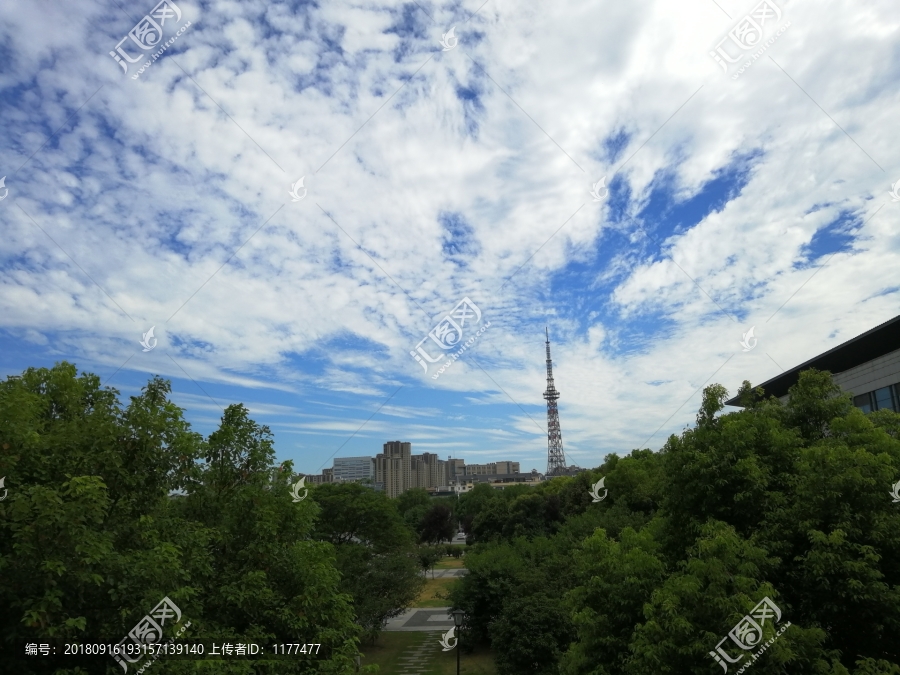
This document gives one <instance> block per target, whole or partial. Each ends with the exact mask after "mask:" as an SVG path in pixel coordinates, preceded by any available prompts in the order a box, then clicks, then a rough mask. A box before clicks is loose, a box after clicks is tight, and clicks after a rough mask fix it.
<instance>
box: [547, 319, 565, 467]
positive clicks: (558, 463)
mask: <svg viewBox="0 0 900 675" xmlns="http://www.w3.org/2000/svg"><path fill="white" fill-rule="evenodd" d="M544 331H545V332H546V335H547V391H545V392H544V398H545V399H546V400H547V475H548V476H557V475H559V474H563V473H565V472H566V454H565V453H564V452H563V444H562V429H560V427H559V410H558V409H557V407H556V401H557V399H558V398H559V392H558V391H557V390H556V387H555V386H554V384H553V362H552V361H551V360H550V331H549V330H548V329H547V328H546V327H545V328H544Z"/></svg>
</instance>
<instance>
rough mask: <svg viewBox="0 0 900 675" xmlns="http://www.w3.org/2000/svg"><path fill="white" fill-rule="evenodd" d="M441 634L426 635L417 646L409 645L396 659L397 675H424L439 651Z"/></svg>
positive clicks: (436, 632) (437, 632)
mask: <svg viewBox="0 0 900 675" xmlns="http://www.w3.org/2000/svg"><path fill="white" fill-rule="evenodd" d="M440 639H441V632H440V631H435V632H433V633H428V634H427V635H426V636H425V639H424V640H423V641H422V642H420V643H419V644H417V645H410V646H409V647H407V648H406V649H404V650H403V652H402V653H401V654H400V657H399V658H398V659H397V661H398V666H399V668H400V669H399V670H398V671H397V675H424V673H425V671H426V670H427V669H428V666H429V665H430V663H431V660H432V659H433V658H434V656H435V655H436V654H437V653H438V652H440V651H441V645H440Z"/></svg>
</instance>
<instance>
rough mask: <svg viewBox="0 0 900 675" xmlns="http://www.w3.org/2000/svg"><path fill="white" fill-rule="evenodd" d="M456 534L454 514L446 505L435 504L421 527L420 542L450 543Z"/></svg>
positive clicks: (423, 519) (424, 518)
mask: <svg viewBox="0 0 900 675" xmlns="http://www.w3.org/2000/svg"><path fill="white" fill-rule="evenodd" d="M455 533H456V523H455V522H454V520H453V512H452V511H451V510H450V508H449V507H448V506H446V505H445V504H434V505H432V507H431V508H430V509H429V510H428V512H427V513H426V514H425V516H424V517H423V518H422V521H421V523H420V525H419V541H421V542H424V543H427V544H438V543H440V542H442V541H449V540H450V539H452V538H453V535H454V534H455Z"/></svg>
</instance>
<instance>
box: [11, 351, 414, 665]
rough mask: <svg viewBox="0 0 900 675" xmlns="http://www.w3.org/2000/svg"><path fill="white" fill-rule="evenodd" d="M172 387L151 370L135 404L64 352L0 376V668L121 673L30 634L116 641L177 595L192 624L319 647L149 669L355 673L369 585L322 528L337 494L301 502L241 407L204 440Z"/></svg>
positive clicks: (263, 432) (244, 637) (234, 637)
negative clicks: (54, 653)
mask: <svg viewBox="0 0 900 675" xmlns="http://www.w3.org/2000/svg"><path fill="white" fill-rule="evenodd" d="M169 392H170V389H169V384H168V383H167V382H166V381H163V380H160V379H156V378H154V379H153V380H151V381H150V382H149V383H148V385H147V386H146V387H145V388H144V389H143V392H142V393H141V395H140V396H136V397H132V398H131V402H130V404H129V405H128V406H127V407H122V406H121V405H120V404H119V402H118V398H117V392H116V391H115V390H112V389H108V388H107V389H103V388H101V387H100V383H99V379H98V378H97V377H96V376H94V375H88V374H83V375H81V376H80V377H79V376H77V372H76V370H75V367H74V366H72V365H70V364H66V363H63V364H60V365H57V366H56V367H54V368H52V369H45V368H41V369H29V370H27V371H26V372H25V373H24V374H23V375H22V376H21V377H16V378H9V379H8V380H7V381H6V382H3V383H0V476H5V489H7V490H8V494H7V497H6V499H4V500H3V501H0V608H2V611H0V653H2V655H3V662H2V664H0V672H4V673H16V674H17V675H19V674H21V675H30V674H32V673H35V674H37V673H55V674H57V675H65V674H68V673H71V674H73V675H74V673H76V672H77V673H122V672H123V671H122V669H121V667H120V666H119V665H118V664H117V663H116V662H115V661H114V660H113V659H112V658H109V657H104V658H100V659H97V658H93V659H87V660H84V661H83V662H82V661H77V660H74V659H71V658H61V657H60V658H55V659H36V658H35V657H25V656H24V650H22V651H20V650H21V644H22V643H24V642H32V643H42V642H48V641H49V640H50V639H51V638H60V639H65V640H71V641H79V642H98V641H100V642H105V643H109V642H111V643H118V642H119V641H120V640H121V639H122V638H124V637H126V635H127V634H128V632H129V631H130V630H131V629H132V628H133V627H134V626H135V625H136V624H137V623H138V622H139V621H140V620H141V619H142V617H144V616H145V615H146V614H147V613H148V612H150V610H151V609H152V608H153V607H155V606H156V605H157V604H158V603H159V601H160V600H161V599H162V598H164V597H166V596H168V597H169V598H170V599H171V600H172V601H173V602H174V603H175V604H176V605H177V606H178V608H179V609H180V610H181V612H182V613H183V616H182V619H181V621H180V622H179V624H180V625H181V626H184V625H186V624H187V623H188V622H190V627H189V628H188V629H187V630H186V632H185V633H184V634H183V637H185V638H201V639H203V638H205V639H213V638H215V639H218V640H222V641H228V642H232V643H258V644H271V643H275V642H288V643H297V642H302V643H319V644H321V645H322V646H321V648H320V651H319V655H318V656H314V657H309V658H297V657H293V658H291V659H290V660H287V661H259V662H257V663H256V664H254V663H252V662H250V661H242V660H230V661H229V660H223V661H207V662H198V661H188V660H174V659H169V660H166V659H165V657H162V659H161V660H160V662H158V663H156V664H154V665H153V670H152V671H151V672H163V673H175V674H179V673H194V672H215V673H251V672H254V673H279V674H281V673H352V672H355V664H354V657H355V656H356V654H357V653H358V650H357V645H358V641H359V635H360V633H361V632H362V630H363V629H362V628H361V627H360V626H359V625H358V623H357V622H356V621H355V616H354V611H355V610H354V605H353V599H354V596H353V593H354V592H355V589H354V588H352V587H351V588H346V587H345V586H344V580H342V578H341V575H340V572H339V568H338V567H336V564H335V560H336V552H335V549H336V546H335V545H334V544H333V543H329V541H328V539H329V537H328V536H324V534H323V536H316V534H317V533H318V534H322V532H323V529H322V528H326V529H327V528H328V527H332V532H333V531H334V526H333V525H332V526H329V525H328V523H327V522H325V521H323V520H322V519H321V518H320V516H321V513H322V511H323V510H324V511H325V512H326V514H327V513H328V510H327V505H326V507H325V508H324V509H323V508H322V507H321V506H320V505H319V504H318V502H317V501H316V500H315V499H304V500H302V501H300V502H296V503H295V502H294V501H293V500H292V498H291V493H290V490H289V483H290V482H291V481H292V479H293V478H295V477H294V475H293V473H292V471H291V467H290V465H289V464H286V465H282V466H275V465H274V451H273V447H272V438H271V434H270V433H269V430H268V429H267V428H266V427H264V426H259V425H257V424H256V423H255V422H253V421H252V420H251V419H250V418H249V417H248V414H247V410H246V409H245V408H244V407H243V406H241V405H233V406H229V407H228V408H227V409H226V410H225V411H224V415H223V416H222V420H221V424H220V426H219V428H218V429H217V430H216V431H215V432H214V433H212V434H211V435H210V436H209V438H207V439H204V438H202V437H201V436H200V435H198V434H196V433H194V432H192V431H191V430H190V428H189V426H188V424H187V423H186V422H185V421H184V419H183V417H182V411H181V410H180V409H179V408H178V407H177V406H175V405H174V404H173V403H172V402H171V401H170V400H169V398H168V396H169ZM311 492H313V491H312V490H311ZM368 492H369V493H370V494H373V493H372V491H371V490H370V491H368ZM323 501H324V500H323ZM394 515H395V518H397V519H398V520H399V516H397V515H396V512H395V511H394ZM317 519H318V523H319V528H320V529H319V530H318V531H317V530H316V526H315V524H316V522H317ZM381 526H383V522H379V527H381ZM378 529H379V528H373V531H377V530H378ZM410 536H411V534H410ZM388 548H389V547H388ZM385 563H386V561H384V563H382V564H385ZM342 564H344V563H343V562H342ZM410 564H411V566H412V569H413V571H414V573H415V568H416V563H415V561H414V560H412V561H410ZM374 576H378V575H377V573H374ZM382 576H390V575H382ZM359 595H360V596H361V595H363V594H359ZM366 611H368V609H366ZM173 621H174V619H170V620H169V624H164V626H163V632H164V637H165V638H166V639H168V638H169V637H172V635H173V633H172V632H171V629H172V628H173V627H172V626H171V625H170V624H171V623H172V622H173ZM14 647H17V648H16V649H15V651H13V648H14ZM139 665H143V662H142V663H141V664H138V666H139ZM138 666H131V667H130V668H129V671H128V675H131V674H132V673H134V672H137V669H138ZM79 668H80V669H79Z"/></svg>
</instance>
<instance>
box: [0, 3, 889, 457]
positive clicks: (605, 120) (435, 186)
mask: <svg viewBox="0 0 900 675" xmlns="http://www.w3.org/2000/svg"><path fill="white" fill-rule="evenodd" d="M545 5H546V3H527V2H526V3H522V2H513V1H512V0H488V2H486V3H483V0H475V1H474V2H468V1H465V2H461V3H460V2H454V3H445V4H441V3H435V2H426V1H425V0H421V1H420V2H418V3H415V2H411V3H394V4H387V5H383V4H377V3H353V4H351V3H344V2H341V1H340V0H338V1H336V2H332V3H312V2H255V1H252V0H248V1H246V2H241V3H225V2H197V1H195V0H192V1H190V2H188V1H185V2H177V3H175V5H174V6H175V7H177V11H176V10H174V9H169V10H168V11H167V12H164V14H165V18H166V21H165V22H164V23H162V24H161V25H160V24H159V22H158V24H157V25H160V28H161V30H162V32H163V38H162V40H161V41H160V42H161V43H162V42H165V41H169V40H173V38H175V39H174V41H172V42H171V45H170V46H169V47H168V48H167V50H166V51H165V52H164V53H163V54H162V55H161V56H160V57H159V58H158V59H157V60H156V61H153V62H152V65H151V66H150V67H149V68H147V69H146V70H145V71H144V72H142V73H140V74H139V77H138V78H137V79H133V76H134V75H135V74H137V73H138V69H139V67H140V65H141V64H142V63H143V62H144V59H146V58H148V57H149V55H151V54H153V53H154V52H155V51H156V49H157V47H156V46H154V47H153V48H152V49H146V50H145V49H143V48H142V46H140V45H138V44H137V43H136V42H134V41H132V40H130V39H126V40H125V42H124V43H122V50H123V51H124V53H125V54H127V55H129V56H131V57H133V58H135V59H136V61H135V62H134V63H131V64H128V72H127V73H126V72H123V69H122V67H121V66H120V65H119V64H118V63H117V62H116V60H114V58H113V57H112V56H110V54H109V52H111V51H114V50H115V49H116V46H117V45H118V44H119V42H120V40H122V39H123V38H126V36H127V35H128V33H129V31H130V30H131V29H132V27H134V26H135V25H136V24H138V23H140V22H141V21H143V15H144V13H148V14H153V13H154V11H156V12H157V13H159V6H155V3H154V2H153V1H152V0H151V2H148V3H147V4H146V6H144V5H141V4H140V3H137V4H134V3H132V4H130V5H128V6H127V8H126V9H124V10H123V8H122V7H124V6H120V5H118V4H117V3H116V2H109V3H106V2H100V3H96V2H81V1H79V0H76V1H74V2H71V3H66V5H65V7H62V6H55V5H50V4H45V3H32V4H28V5H25V6H17V7H15V8H14V7H13V6H11V5H10V6H8V7H7V6H4V7H0V19H2V21H0V35H2V39H0V58H2V62H3V64H4V68H3V71H2V73H0V117H2V120H3V127H4V134H3V135H2V137H0V176H3V175H5V187H6V189H8V191H9V192H8V194H7V195H6V197H4V198H3V199H2V200H0V228H2V230H0V232H2V236H0V368H2V373H0V374H2V375H12V374H17V373H20V372H21V371H22V370H23V369H24V368H26V367H28V366H51V365H52V364H53V363H55V362H57V361H62V360H67V361H70V362H74V363H75V364H77V366H78V367H79V368H80V369H82V370H87V371H90V372H94V373H97V374H98V375H99V376H100V377H101V378H102V380H103V381H104V383H108V384H109V385H110V386H113V387H115V388H117V389H118V390H119V391H120V392H121V394H122V396H123V397H127V396H130V395H134V394H135V393H137V392H138V391H139V390H140V388H141V386H142V385H143V384H145V383H146V381H147V380H148V379H149V378H150V377H151V376H152V375H154V374H159V375H162V376H163V377H166V378H169V379H171V380H172V384H173V390H174V393H173V396H174V399H175V400H176V402H177V403H178V404H179V405H181V406H182V407H184V408H185V409H186V410H187V413H186V414H187V418H188V419H189V420H190V421H191V423H192V425H193V426H194V428H195V429H197V430H198V431H200V432H202V433H204V434H208V433H209V432H210V431H212V430H213V429H214V428H215V426H216V425H217V423H218V419H219V417H220V415H221V413H222V408H223V407H224V406H226V405H228V404H230V403H234V402H243V403H244V404H245V405H247V406H248V407H249V409H250V410H251V412H252V414H253V416H254V418H255V419H256V420H257V421H259V422H261V423H264V424H267V425H269V426H270V427H271V429H272V431H273V432H274V434H275V441H276V450H277V454H278V457H279V459H293V460H294V463H295V467H296V468H297V469H298V470H300V471H305V472H318V471H320V470H321V468H322V467H323V466H330V465H331V458H332V457H333V456H354V455H374V454H375V453H377V452H380V450H381V446H382V444H383V443H384V442H386V441H388V440H396V439H400V440H406V441H410V442H412V443H413V448H414V452H421V451H429V452H436V453H438V454H440V455H441V456H445V457H446V456H448V455H452V456H455V457H460V456H461V457H463V458H465V459H466V460H467V461H469V462H486V461H493V460H513V461H519V462H521V464H522V468H523V470H530V469H532V468H537V469H539V470H543V469H544V468H545V466H546V408H545V402H544V400H543V398H542V396H541V394H542V392H543V390H544V386H545V372H544V328H545V326H549V330H550V335H551V340H552V343H553V357H554V361H555V364H554V366H555V376H556V386H557V388H558V389H559V390H560V392H561V394H562V396H561V398H560V401H559V409H560V416H561V423H562V432H563V443H564V447H565V450H566V453H567V457H568V459H569V460H570V462H574V463H577V464H579V465H581V466H587V467H590V466H596V465H598V464H600V463H601V462H602V461H603V457H604V456H605V455H606V454H608V453H610V452H617V453H620V454H622V453H628V452H630V451H631V450H632V449H634V448H638V447H649V448H651V449H654V450H656V449H658V448H659V447H660V446H661V445H662V443H664V441H665V438H666V437H667V436H668V435H669V434H671V433H678V432H679V431H680V430H681V429H683V428H684V427H685V426H689V425H691V424H692V423H693V420H694V417H695V415H696V410H697V407H698V404H699V400H700V391H701V389H702V387H703V386H705V385H708V384H711V383H713V382H718V383H721V384H723V385H725V386H726V387H727V388H728V389H729V391H731V392H734V391H735V390H736V389H737V387H738V386H739V385H740V383H741V381H742V380H745V379H747V380H750V381H751V382H753V383H754V384H758V383H760V382H762V381H764V380H767V379H769V378H770V377H773V376H774V375H776V374H778V373H779V372H781V370H782V369H786V368H790V367H792V366H794V365H796V364H798V363H800V362H803V361H805V360H807V359H808V358H810V357H812V356H814V355H815V354H817V353H820V352H821V351H824V350H826V349H828V348H830V347H833V346H835V345H837V344H839V343H841V342H843V341H845V340H847V339H850V338H851V337H853V336H855V335H857V334H859V333H861V332H863V331H865V330H868V329H869V328H871V327H873V326H875V325H877V324H879V323H882V322H883V321H885V320H887V319H889V318H891V317H893V316H896V315H897V314H898V313H900V311H898V298H900V288H898V283H897V273H896V270H897V269H898V258H897V255H898V251H900V234H898V233H900V227H898V223H900V199H897V200H894V199H893V197H892V196H891V194H890V190H891V188H892V185H893V184H895V183H897V182H898V181H900V161H898V160H897V157H898V156H900V154H898V148H900V137H898V136H897V134H896V120H897V119H898V113H900V93H898V92H900V88H898V86H897V85H898V81H900V59H898V49H897V44H898V39H897V35H898V27H900V19H898V17H897V14H896V12H895V11H893V10H894V8H893V6H892V5H890V4H889V3H888V2H887V0H877V1H876V2H872V3H867V4H866V7H865V8H864V9H861V8H860V6H859V3H854V2H850V0H830V1H826V2H824V3H818V4H816V5H815V6H810V5H809V4H808V3H807V4H805V5H800V4H797V3H795V2H790V1H788V2H777V3H775V2H770V3H769V4H767V5H765V6H763V5H761V4H760V3H759V1H758V0H757V1H756V2H750V3H745V2H738V1H737V0H717V1H715V2H714V1H713V0H696V2H691V3H672V2H665V1H664V0H641V1H640V2H635V3H613V2H606V1H605V0H604V1H602V2H568V1H564V2H561V3H554V4H553V5H552V6H551V7H547V6H545ZM163 9H165V7H163ZM179 14H180V16H179ZM747 15H750V16H751V18H754V17H755V20H756V25H758V26H759V27H760V29H761V31H762V35H761V38H760V42H759V43H758V44H766V45H767V46H766V50H765V51H764V53H762V54H761V56H760V57H759V58H758V59H757V60H755V61H752V57H751V66H750V67H749V68H747V69H746V70H745V71H744V72H739V71H738V70H737V68H738V66H739V65H740V64H741V63H742V62H743V58H744V57H746V56H747V55H752V54H753V53H755V52H756V51H757V50H758V46H757V45H754V46H753V47H752V48H750V49H746V50H745V49H743V46H747V45H743V46H742V45H739V44H738V43H737V42H735V41H733V40H731V39H730V38H729V37H728V36H729V33H730V31H731V30H732V28H734V27H735V26H736V25H738V24H740V23H741V22H743V21H744V20H745V17H746V16H747ZM188 22H190V25H188ZM451 27H452V28H454V36H455V38H456V39H457V41H456V42H454V41H453V40H452V39H451V40H447V39H446V38H444V39H443V42H442V36H444V35H447V34H449V30H450V28H451ZM179 30H181V33H180V34H179V32H178V31H179ZM147 35H149V37H148V38H147V40H148V41H151V42H152V41H154V40H155V35H154V33H153V31H152V30H151V31H150V32H149V33H148V34H147ZM745 35H747V34H745ZM749 35H750V36H751V39H755V38H754V37H753V36H754V34H753V31H750V33H749ZM176 36H177V38H176ZM723 39H725V42H724V43H723V42H722V40H723ZM144 46H146V45H144ZM717 48H720V49H721V50H724V53H725V54H726V55H728V56H729V57H734V58H737V57H738V56H741V60H739V61H738V62H737V63H735V64H728V63H727V62H726V65H727V71H723V69H722V67H721V66H720V65H719V64H718V63H717V62H716V60H715V59H714V58H713V57H712V56H711V52H712V53H714V54H715V53H718V54H722V53H723V52H722V51H719V52H716V50H717ZM138 56H141V59H137V57H138ZM735 76H736V77H735ZM301 177H302V178H303V187H302V188H298V191H297V193H296V194H298V196H299V195H300V194H303V197H302V199H299V200H297V201H294V200H293V198H292V196H291V195H290V194H289V191H290V190H291V186H292V185H294V184H296V183H297V181H298V180H299V179H300V178H301ZM603 178H605V181H604V186H605V187H604V186H600V188H599V190H598V191H597V192H595V194H598V195H599V196H600V199H595V198H594V196H592V194H591V192H592V189H593V186H594V185H596V184H597V183H598V181H600V180H601V179H603ZM0 190H2V189H0ZM604 190H608V192H605V191H604ZM304 191H305V193H304ZM464 298H469V301H470V302H471V303H472V305H474V306H475V307H477V308H478V311H479V312H480V313H481V317H480V319H478V320H476V318H475V317H474V316H469V317H468V323H466V324H465V325H463V326H462V327H461V330H462V339H461V340H460V342H461V343H462V342H466V341H467V340H468V341H469V344H470V345H471V346H470V347H469V348H468V349H467V351H466V352H465V353H464V354H462V355H461V357H460V359H459V360H458V361H456V362H455V363H453V365H452V367H450V368H449V369H447V370H446V372H443V373H441V374H440V376H439V377H438V378H437V379H435V378H434V377H433V376H434V375H435V373H436V371H437V368H438V366H439V365H440V364H439V363H435V364H434V365H430V366H429V368H428V370H427V371H426V370H425V369H423V368H422V366H421V365H420V364H419V363H418V362H416V360H415V359H414V358H413V357H412V356H411V355H410V352H412V351H414V350H415V349H416V347H417V345H419V344H420V341H421V340H423V339H425V338H427V336H428V334H429V331H431V330H432V329H433V328H435V326H437V325H439V324H440V323H441V322H442V321H443V320H444V317H446V316H447V315H448V313H451V311H452V310H453V309H454V308H455V307H457V306H458V304H459V303H460V301H462V300H463V299H464ZM488 324H489V326H488ZM151 326H153V327H154V338H155V339H156V340H157V342H156V346H155V347H154V348H153V349H152V350H150V351H148V352H145V351H143V348H142V346H141V344H140V341H141V339H142V335H143V334H144V333H146V332H147V331H148V330H149V329H150V327H151ZM751 327H753V328H754V334H755V337H756V338H757V339H758V343H757V346H756V347H754V348H753V349H752V350H750V351H744V350H743V348H742V346H741V344H740V341H741V339H742V335H743V334H744V333H746V332H747V331H748V330H749V329H750V328H751ZM448 335H449V341H450V342H454V341H455V340H456V338H457V337H458V334H457V333H455V332H453V330H451V332H450V333H449V334H448ZM476 335H477V339H474V341H473V337H475V336H476ZM446 346H447V345H446V344H445V345H444V347H446ZM423 349H424V350H425V351H426V352H427V353H428V354H430V355H432V356H433V357H434V358H437V355H438V354H442V355H446V354H449V353H452V350H449V349H442V347H441V346H439V345H438V344H437V343H435V342H434V341H432V340H430V339H426V342H425V343H423ZM426 365H428V364H426Z"/></svg>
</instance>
